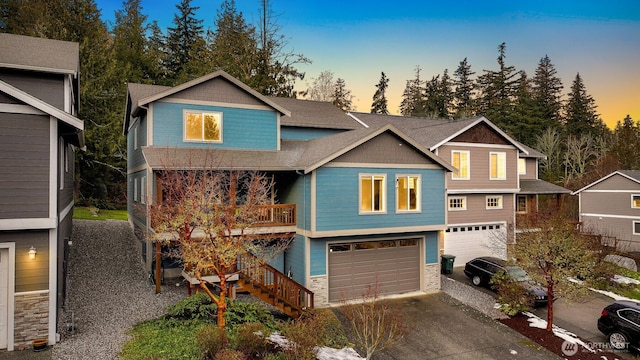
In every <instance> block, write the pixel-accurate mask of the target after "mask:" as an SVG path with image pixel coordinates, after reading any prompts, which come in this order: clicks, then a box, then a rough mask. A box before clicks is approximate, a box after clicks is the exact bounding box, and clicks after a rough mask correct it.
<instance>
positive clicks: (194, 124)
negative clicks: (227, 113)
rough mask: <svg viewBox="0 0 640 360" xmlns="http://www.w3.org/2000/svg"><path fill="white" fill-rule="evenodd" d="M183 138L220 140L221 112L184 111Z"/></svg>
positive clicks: (189, 139)
mask: <svg viewBox="0 0 640 360" xmlns="http://www.w3.org/2000/svg"><path fill="white" fill-rule="evenodd" d="M184 140H185V141H208V142H222V113H219V112H196V111H185V112H184Z"/></svg>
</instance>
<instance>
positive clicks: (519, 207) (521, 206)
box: [516, 195, 527, 213]
mask: <svg viewBox="0 0 640 360" xmlns="http://www.w3.org/2000/svg"><path fill="white" fill-rule="evenodd" d="M516 212H519V213H526V212H527V197H526V196H524V195H518V196H517V197H516Z"/></svg>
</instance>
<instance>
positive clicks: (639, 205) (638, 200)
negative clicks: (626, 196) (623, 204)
mask: <svg viewBox="0 0 640 360" xmlns="http://www.w3.org/2000/svg"><path fill="white" fill-rule="evenodd" d="M631 208H633V209H640V194H632V195H631Z"/></svg>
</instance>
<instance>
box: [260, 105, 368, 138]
mask: <svg viewBox="0 0 640 360" xmlns="http://www.w3.org/2000/svg"><path fill="white" fill-rule="evenodd" d="M270 99H271V100H273V101H274V102H275V103H277V104H279V105H281V106H282V107H284V108H286V109H289V110H290V111H291V116H289V117H285V118H282V120H281V121H280V124H281V125H283V126H297V127H312V128H321V129H323V128H324V129H338V130H355V129H361V128H362V127H363V126H362V125H361V124H358V123H357V122H356V121H355V120H354V119H353V118H351V117H350V116H349V115H347V114H345V113H344V112H343V111H342V110H340V109H338V108H337V107H336V106H335V105H333V104H332V103H330V102H327V101H314V100H302V99H292V98H283V97H270Z"/></svg>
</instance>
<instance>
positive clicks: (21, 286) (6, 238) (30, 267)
mask: <svg viewBox="0 0 640 360" xmlns="http://www.w3.org/2000/svg"><path fill="white" fill-rule="evenodd" d="M0 242H3V243H4V242H15V243H16V283H15V291H16V292H24V291H36V290H46V289H49V232H48V231H3V232H0ZM32 246H33V247H35V248H36V250H37V252H38V253H37V254H36V258H35V259H34V260H31V259H29V249H30V248H31V247H32Z"/></svg>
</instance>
